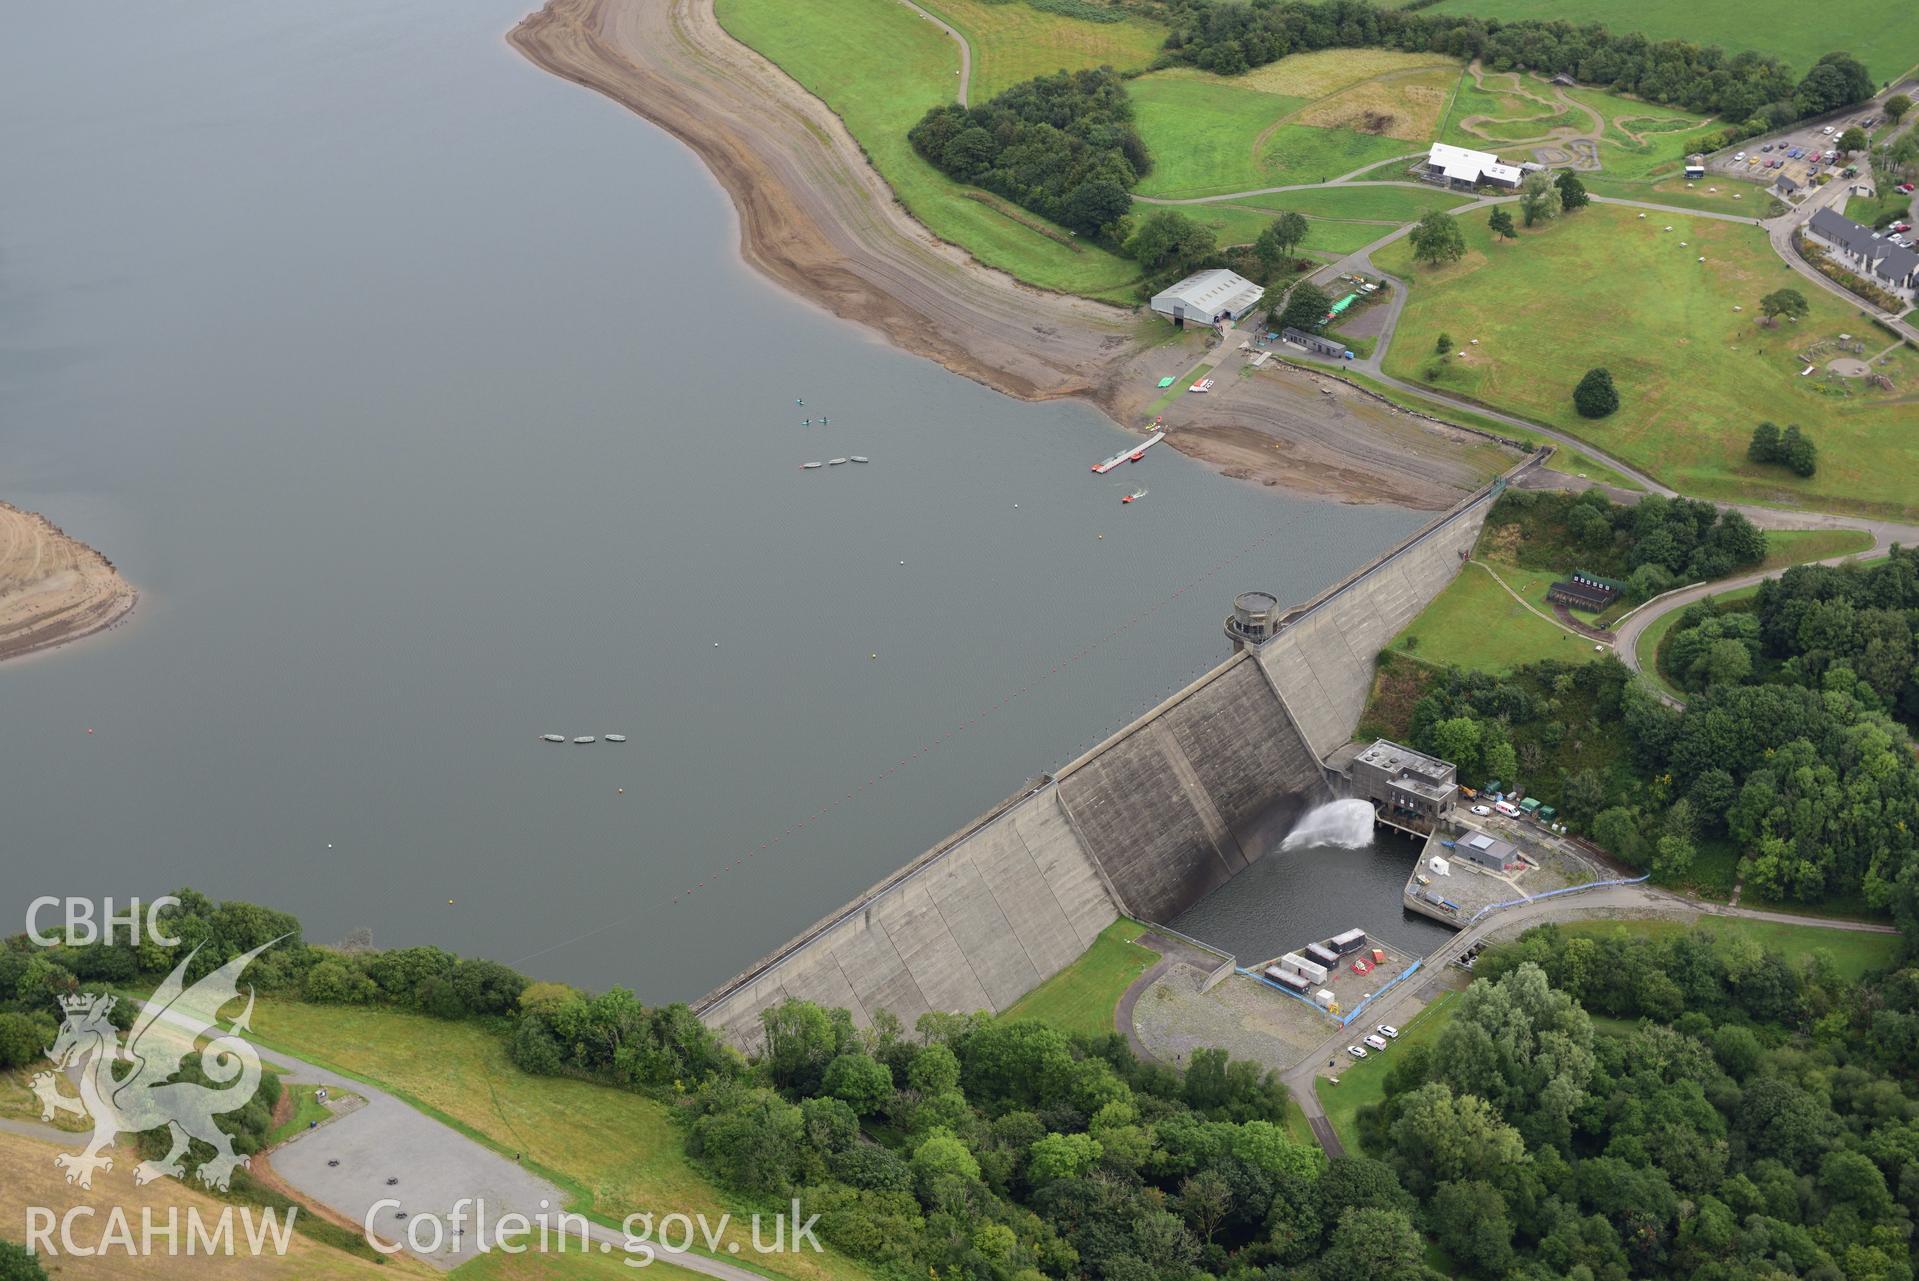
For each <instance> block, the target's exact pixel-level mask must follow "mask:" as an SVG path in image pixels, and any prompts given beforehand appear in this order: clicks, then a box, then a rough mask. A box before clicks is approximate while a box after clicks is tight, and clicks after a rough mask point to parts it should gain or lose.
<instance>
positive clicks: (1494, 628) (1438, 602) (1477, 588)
mask: <svg viewBox="0 0 1919 1281" xmlns="http://www.w3.org/2000/svg"><path fill="white" fill-rule="evenodd" d="M1495 574H1496V575H1497V578H1495ZM1553 577H1554V576H1553V575H1551V574H1546V573H1542V572H1540V571H1538V570H1526V569H1519V568H1517V567H1515V566H1511V565H1505V564H1489V563H1487V562H1484V561H1478V560H1475V561H1473V562H1472V563H1471V564H1468V565H1465V566H1463V567H1462V568H1461V569H1460V571H1459V575H1458V577H1456V578H1454V579H1453V581H1452V582H1451V583H1449V584H1447V586H1446V590H1444V591H1442V592H1441V593H1440V594H1439V595H1438V596H1436V597H1434V598H1433V602H1432V604H1430V605H1428V606H1426V608H1425V609H1423V610H1421V611H1420V614H1419V617H1418V618H1415V619H1414V620H1413V621H1412V622H1411V623H1410V624H1408V625H1407V627H1406V630H1405V631H1403V632H1401V633H1400V634H1399V635H1398V636H1396V637H1394V638H1393V644H1392V648H1393V649H1395V650H1399V651H1403V652H1407V653H1410V654H1411V655H1412V656H1413V657H1415V658H1418V659H1419V660H1420V661H1422V662H1427V663H1438V664H1441V665H1451V666H1455V667H1467V668H1472V669H1474V670H1476V671H1483V672H1510V671H1512V670H1513V669H1514V668H1517V667H1524V666H1525V665H1526V664H1528V663H1538V662H1544V661H1545V660H1547V659H1549V658H1550V659H1557V660H1558V661H1560V662H1562V663H1583V662H1586V661H1588V660H1589V659H1593V658H1597V657H1599V654H1598V653H1597V652H1595V651H1594V649H1593V642H1592V641H1589V640H1587V639H1586V638H1584V637H1583V636H1576V635H1574V634H1573V633H1572V632H1569V631H1567V630H1566V629H1564V628H1562V627H1561V626H1559V624H1558V623H1557V622H1553V621H1549V620H1548V618H1542V617H1540V614H1547V615H1550V613H1551V607H1550V606H1548V605H1546V604H1545V603H1544V601H1545V595H1546V591H1545V584H1546V583H1547V582H1549V581H1551V579H1552V578H1553ZM1502 582H1503V583H1504V584H1505V586H1501V583H1502ZM1507 587H1511V588H1512V591H1510V592H1509V591H1507V590H1506V588H1507ZM1513 592H1517V593H1518V594H1519V595H1520V596H1521V597H1524V598H1525V599H1524V600H1523V601H1521V600H1516V599H1514V597H1513ZM1528 605H1531V608H1530V609H1529V608H1528V607H1527V606H1528ZM1535 610H1536V611H1538V612H1537V613H1535V612H1534V611H1535Z"/></svg>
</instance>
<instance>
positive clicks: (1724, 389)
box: [1375, 205, 1919, 517]
mask: <svg viewBox="0 0 1919 1281" xmlns="http://www.w3.org/2000/svg"><path fill="white" fill-rule="evenodd" d="M1640 212H1642V211H1638V210H1633V209H1630V208H1626V207H1621V206H1614V205H1594V206H1591V207H1589V208H1587V209H1584V210H1581V211H1580V212H1578V213H1577V214H1574V215H1572V216H1570V217H1567V218H1563V219H1560V220H1557V221H1555V222H1553V223H1550V224H1547V225H1546V226H1545V227H1544V228H1542V229H1535V230H1533V231H1531V232H1526V233H1523V234H1522V235H1521V236H1520V238H1519V239H1518V240H1517V241H1512V242H1507V243H1502V244H1499V245H1494V244H1492V242H1491V233H1490V232H1489V231H1488V230H1487V228H1486V225H1485V222H1484V220H1483V219H1479V218H1465V219H1462V220H1461V224H1460V225H1461V228H1462V230H1463V231H1464V233H1465V237H1466V244H1467V252H1466V255H1465V257H1464V258H1463V259H1462V260H1461V261H1459V262H1458V263H1455V264H1451V265H1448V266H1445V267H1437V268H1435V267H1429V266H1425V265H1419V264H1415V263H1414V262H1413V260H1412V249H1411V246H1410V245H1409V244H1408V243H1406V242H1405V241H1401V242H1399V243H1396V244H1393V245H1389V246H1387V247H1386V248H1384V249H1382V250H1380V251H1379V253H1378V254H1377V255H1376V257H1375V261H1376V262H1378V264H1379V266H1380V267H1381V268H1382V269H1383V270H1386V271H1389V272H1392V273H1394V274H1396V275H1399V276H1401V277H1402V278H1405V279H1407V280H1409V281H1410V282H1411V291H1410V296H1409V298H1408V300H1407V305H1406V310H1405V313H1404V315H1403V316H1402V317H1401V319H1400V324H1399V330H1398V333H1397V334H1396V335H1395V337H1394V341H1393V344H1392V347H1391V348H1390V350H1389V351H1388V352H1387V356H1386V370H1387V372H1388V373H1391V374H1394V375H1396V376H1398V377H1400V378H1405V379H1408V380H1410V381H1425V379H1426V375H1427V373H1428V372H1429V371H1430V372H1431V373H1433V374H1434V375H1435V376H1436V378H1437V382H1435V383H1434V384H1433V385H1435V386H1438V387H1442V388H1445V389H1447V390H1450V391H1453V392H1456V393H1459V394H1463V395H1466V396H1470V397H1472V398H1474V399H1476V400H1479V401H1482V402H1484V403H1486V404H1489V405H1493V406H1496V407H1498V408H1501V409H1506V410H1509V411H1512V412H1516V413H1519V414H1522V415H1525V416H1527V417H1531V418H1535V419H1537V420H1539V421H1542V422H1546V423H1550V424H1552V425H1554V426H1557V427H1559V428H1561V429H1563V430H1566V431H1569V432H1572V433H1574V434H1577V435H1579V436H1582V437H1583V438H1585V439H1587V440H1590V441H1591V442H1592V443H1593V444H1594V445H1596V446H1598V447H1599V448H1602V449H1604V450H1606V451H1607V452H1608V453H1611V454H1614V455H1616V456H1618V457H1619V458H1621V459H1622V460H1624V461H1626V462H1628V463H1631V464H1633V465H1635V466H1638V467H1641V468H1643V469H1645V470H1646V471H1649V472H1651V473H1652V474H1654V475H1656V476H1659V477H1660V478H1661V479H1662V480H1664V481H1665V482H1666V483H1668V484H1670V485H1671V486H1673V488H1675V489H1678V490H1680V491H1681V492H1682V493H1686V494H1691V495H1696V496H1699V497H1705V498H1715V499H1744V500H1753V499H1758V500H1762V501H1767V502H1773V503H1778V504H1782V505H1787V506H1792V505H1800V504H1804V505H1809V506H1815V507H1819V508H1823V509H1827V510H1850V511H1857V512H1862V513H1869V514H1881V515H1896V516H1902V517H1904V516H1910V515H1912V514H1913V513H1914V512H1915V511H1919V491H1915V490H1914V488H1913V486H1912V484H1911V482H1910V479H1909V478H1910V476H1911V475H1912V474H1913V473H1914V471H1915V469H1919V434H1915V433H1913V432H1912V431H1911V430H1909V428H1908V426H1907V424H1908V423H1909V421H1910V418H1911V406H1910V405H1909V404H1899V403H1897V401H1896V396H1897V395H1898V394H1900V392H1895V393H1892V394H1887V393H1882V392H1879V391H1876V390H1873V389H1871V388H1869V387H1867V386H1866V384H1865V383H1864V382H1863V380H1852V381H1848V382H1844V383H1840V382H1838V381H1837V380H1834V379H1828V378H1827V377H1825V376H1824V375H1823V374H1820V375H1816V376H1813V377H1801V376H1800V370H1801V369H1802V368H1803V367H1804V366H1803V364H1802V363H1801V361H1800V360H1799V359H1798V356H1799V353H1800V352H1801V351H1803V350H1804V349H1805V348H1806V346H1807V345H1808V344H1810V343H1812V342H1814V341H1818V340H1823V339H1836V338H1837V337H1838V336H1839V335H1841V334H1846V333H1850V334H1854V335H1856V336H1861V337H1864V338H1866V340H1867V343H1868V347H1869V349H1872V350H1876V349H1877V348H1878V347H1879V346H1881V345H1882V344H1881V342H1880V339H1879V331H1878V330H1876V329H1873V328H1871V327H1870V326H1869V325H1868V323H1867V321H1866V320H1865V319H1864V318H1863V317H1862V316H1861V315H1860V313H1859V312H1858V311H1857V309H1855V308H1852V307H1849V306H1847V305H1846V304H1845V303H1843V302H1841V301H1839V300H1838V299H1837V298H1835V297H1833V296H1832V295H1831V294H1828V293H1827V292H1826V291H1824V290H1822V289H1817V288H1813V287H1811V286H1806V287H1804V288H1802V289H1801V290H1800V292H1801V293H1802V294H1803V295H1804V296H1805V298H1806V300H1807V302H1808V304H1809V305H1810V307H1811V311H1810V313H1809V314H1808V316H1807V318H1806V319H1805V320H1804V321H1802V322H1799V323H1796V324H1793V323H1788V324H1785V325H1781V326H1780V327H1779V328H1777V329H1771V328H1766V327H1765V326H1763V325H1762V324H1760V323H1759V319H1758V301H1759V298H1760V297H1761V296H1762V295H1763V294H1765V293H1767V292H1768V291H1770V290H1772V289H1776V288H1779V287H1780V286H1782V285H1798V284H1803V282H1799V281H1797V280H1796V278H1795V277H1793V276H1792V275H1791V274H1790V272H1789V269H1788V268H1787V267H1786V266H1785V264H1784V263H1782V262H1780V261H1779V259H1778V257H1777V256H1776V255H1775V254H1773V252H1772V250H1771V248H1770V246H1769V245H1768V244H1767V242H1766V237H1765V233H1764V232H1763V231H1761V230H1760V229H1758V228H1756V227H1750V226H1745V225H1742V224H1738V223H1728V222H1723V221H1720V220H1718V219H1710V218H1700V217H1693V216H1688V215H1685V214H1662V213H1648V214H1647V215H1646V216H1645V217H1644V218H1641V217H1639V214H1640ZM1667 226H1670V227H1672V230H1671V231H1666V230H1664V228H1665V227H1667ZM1702 256H1703V257H1704V258H1705V261H1704V262H1701V261H1699V259H1700V258H1701V257H1702ZM1735 307H1739V308H1741V310H1739V311H1735V310H1734V308H1735ZM1442 331H1443V332H1446V333H1448V334H1450V335H1451V336H1452V337H1453V338H1454V339H1455V341H1457V342H1458V343H1460V344H1461V345H1462V346H1464V347H1465V348H1466V350H1467V352H1468V355H1467V356H1466V358H1464V359H1447V360H1443V361H1435V360H1434V359H1433V357H1432V350H1433V342H1434V339H1435V338H1436V337H1437V336H1438V335H1439V334H1440V333H1441V332H1442ZM1475 338H1476V339H1478V340H1479V343H1478V345H1477V346H1473V345H1470V343H1469V340H1470V339H1475ZM1822 359H1824V358H1822ZM1600 365H1603V366H1605V367H1607V368H1609V369H1610V370H1611V371H1612V375H1613V378H1614V380H1615V382H1616V383H1617V384H1618V386H1619V390H1620V397H1621V401H1622V404H1621V408H1620V409H1619V411H1618V412H1617V413H1615V414H1613V415H1612V416H1611V417H1608V418H1605V419H1601V420H1597V421H1595V420H1590V419H1585V418H1581V417H1579V415H1578V414H1577V413H1575V412H1574V410H1573V407H1572V388H1573V384H1574V383H1576V382H1577V381H1578V380H1579V378H1580V377H1581V375H1583V374H1584V373H1585V371H1586V370H1587V369H1588V368H1591V367H1593V366H1600ZM1885 372H1887V373H1888V374H1890V375H1891V376H1892V378H1893V379H1894V381H1895V384H1896V386H1897V388H1899V389H1900V391H1902V392H1903V393H1904V394H1910V392H1911V389H1912V388H1913V387H1914V386H1919V355H1915V354H1914V353H1913V352H1912V351H1911V350H1910V349H1904V348H1902V349H1901V350H1900V351H1898V352H1896V353H1894V354H1893V356H1892V357H1891V363H1890V364H1889V365H1888V366H1886V368H1885ZM1762 419H1771V420H1773V421H1775V422H1778V423H1781V424H1787V423H1797V424H1799V425H1800V426H1802V427H1803V428H1805V429H1806V430H1807V431H1808V432H1809V433H1810V434H1811V435H1812V437H1813V439H1814V441H1815V442H1816V443H1817V444H1818V446H1819V450H1820V453H1819V470H1818V473H1817V474H1816V475H1814V476H1813V477H1811V478H1809V479H1804V480H1802V479H1799V478H1797V477H1794V476H1791V475H1790V474H1787V473H1786V472H1785V469H1783V468H1779V467H1760V466H1757V465H1755V464H1752V463H1749V462H1747V461H1746V444H1747V441H1748V440H1749V439H1750V437H1751V433H1752V428H1753V425H1754V424H1756V423H1758V422H1759V421H1761V420H1762Z"/></svg>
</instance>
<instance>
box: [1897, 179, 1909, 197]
mask: <svg viewBox="0 0 1919 1281" xmlns="http://www.w3.org/2000/svg"><path fill="white" fill-rule="evenodd" d="M1898 191H1899V192H1900V194H1902V195H1907V196H1910V195H1911V194H1912V184H1911V183H1909V182H1902V183H1900V184H1899V186H1898Z"/></svg>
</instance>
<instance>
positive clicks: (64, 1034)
mask: <svg viewBox="0 0 1919 1281" xmlns="http://www.w3.org/2000/svg"><path fill="white" fill-rule="evenodd" d="M279 941H280V940H279V939H274V940H273V941H272V942H270V943H265V944H262V945H261V946H259V947H256V948H254V949H253V950H252V951H251V952H246V953H242V954H241V955H239V956H236V957H234V958H233V959H232V960H231V961H228V962H227V963H226V964H225V965H222V966H221V967H220V968H219V969H217V970H215V971H213V973H211V974H209V975H207V976H206V977H205V978H203V979H201V980H200V981H199V982H197V983H195V984H193V985H192V986H191V987H188V986H187V985H186V984H185V982H184V981H183V980H184V978H185V975H186V972H187V967H188V966H189V965H191V964H192V963H193V958H194V957H195V956H196V955H198V953H199V951H200V949H199V948H197V947H196V948H194V949H193V951H192V952H189V953H188V954H187V957H186V959H185V960H183V961H181V962H180V964H179V965H178V966H176V967H175V968H174V971H173V973H172V974H169V975H168V976H167V978H166V981H165V982H163V983H161V984H160V986H159V987H158V988H157V989H156V990H155V991H154V993H153V996H152V997H151V998H150V999H149V1000H148V1001H147V1002H146V1004H145V1006H144V1007H143V1009H142V1010H141V1013H140V1017H139V1019H138V1020H137V1021H136V1022H135V1023H134V1025H133V1030H132V1031H131V1032H129V1033H128V1034H127V1043H126V1045H125V1047H124V1048H123V1047H122V1046H121V1044H120V1034H119V1031H118V1030H117V1029H116V1028H115V1027H114V1026H113V1024H112V1022H110V1021H109V1020H108V1017H107V1015H108V1014H109V1013H110V1012H111V1011H112V1009H113V1007H114V1004H115V1002H116V1000H117V998H115V997H112V996H94V995H84V994H83V995H77V996H68V997H63V998H61V1002H60V1004H61V1007H62V1008H63V1009H64V1010H65V1011H66V1016H67V1018H66V1022H65V1023H64V1024H62V1025H61V1028H60V1035H59V1037H58V1038H57V1039H56V1040H55V1041H54V1044H53V1048H52V1049H50V1050H48V1051H47V1058H49V1059H50V1060H52V1061H53V1065H54V1067H55V1068H57V1069H58V1070H59V1072H60V1073H63V1074H67V1075H68V1076H70V1077H71V1078H72V1079H73V1081H74V1082H75V1084H76V1085H77V1086H78V1087H79V1090H80V1095H79V1097H78V1098H74V1097H72V1096H70V1095H65V1094H62V1093H60V1087H59V1080H60V1077H59V1076H58V1075H56V1074H55V1073H53V1072H42V1073H40V1074H39V1075H38V1076H36V1077H34V1079H33V1092H34V1093H35V1094H36V1095H38V1096H39V1098H40V1108H41V1112H40V1116H41V1119H42V1120H47V1121H50V1120H52V1119H53V1115H54V1113H56V1112H68V1113H73V1114H76V1115H80V1116H86V1117H91V1118H92V1120H93V1138H92V1140H91V1141H90V1142H89V1143H88V1144H87V1146H86V1150H85V1151H83V1152H76V1153H64V1152H63V1153H61V1154H60V1155H59V1156H56V1157H54V1158H53V1163H54V1164H55V1165H57V1166H59V1167H61V1168H62V1169H64V1170H66V1172H67V1182H68V1183H73V1184H78V1185H79V1186H80V1187H83V1188H91V1187H92V1186H93V1173H94V1171H95V1170H111V1169H113V1158H112V1157H110V1156H103V1155H101V1150H102V1149H103V1148H109V1147H112V1146H113V1142H114V1140H115V1139H116V1138H118V1137H119V1136H120V1135H122V1134H142V1133H145V1132H146V1131H148V1130H155V1129H158V1128H160V1127H161V1126H165V1127H166V1128H167V1131H168V1134H169V1135H170V1137H171V1139H172V1148H171V1149H170V1150H169V1151H168V1152H167V1154H166V1156H165V1157H164V1158H163V1159H161V1160H159V1161H142V1162H140V1164H139V1165H137V1166H135V1167H134V1171H133V1178H134V1182H135V1183H139V1184H147V1183H151V1182H153V1181H154V1180H155V1179H158V1178H162V1177H165V1178H173V1179H184V1178H185V1177H186V1166H185V1164H184V1161H183V1160H182V1158H183V1157H184V1156H185V1155H186V1152H187V1145H188V1143H190V1142H191V1141H192V1140H194V1139H198V1140H200V1141H201V1142H202V1143H205V1144H206V1145H207V1146H209V1147H211V1148H212V1149H213V1152H214V1155H213V1158H212V1159H211V1160H209V1161H206V1162H204V1163H202V1164H201V1166H200V1169H199V1172H198V1173H199V1178H200V1181H201V1182H202V1183H205V1184H206V1185H208V1186H209V1187H214V1188H219V1189H222V1190H224V1189H225V1188H226V1187H227V1184H228V1183H229V1182H230V1181H231V1180H232V1178H233V1170H234V1167H235V1166H241V1165H247V1164H249V1161H248V1158H246V1157H243V1156H239V1155H237V1154H236V1153H235V1152H234V1150H233V1140H232V1139H231V1138H230V1137H228V1135H227V1134H226V1132H225V1131H224V1130H222V1129H220V1127H219V1126H217V1125H215V1124H214V1123H213V1118H214V1117H216V1116H218V1115H219V1114H221V1113H223V1112H233V1111H236V1110H238V1109H240V1108H243V1107H245V1106H246V1105H247V1103H248V1102H249V1101H251V1100H252V1098H253V1095H254V1092H255V1091H257V1090H258V1089H259V1088H260V1055H259V1052H258V1051H256V1050H255V1049H254V1048H253V1046H252V1045H250V1044H248V1042H247V1041H246V1040H245V1039H244V1038H242V1037H241V1036H240V1035H239V1034H240V1033H241V1032H244V1031H246V1030H247V1028H248V1024H249V1022H250V1020H251V1019H252V1017H253V989H252V988H248V989H247V1005H246V1009H245V1010H244V1011H242V1012H241V1014H240V1017H239V1018H237V1019H235V1020H234V1021H233V1023H232V1024H231V1026H229V1027H228V1028H227V1030H226V1031H225V1032H221V1031H220V1028H219V1019H220V1011H221V1009H222V1008H224V1007H225V1006H226V1005H227V1004H229V1003H230V1002H232V1001H235V1000H238V999H239V995H240V992H239V980H240V975H241V974H242V973H243V972H244V971H245V970H246V967H247V966H248V965H250V964H251V963H252V962H253V958H254V957H256V956H258V955H260V953H262V952H264V951H266V950H267V948H270V947H272V946H273V944H274V943H278V942H279ZM202 1037H207V1038H208V1039H207V1041H206V1044H205V1045H204V1047H202V1048H201V1050H200V1068H201V1072H202V1074H203V1075H205V1076H206V1078H207V1079H208V1080H210V1081H212V1082H214V1084H215V1086H217V1087H220V1088H211V1087H208V1086H205V1085H200V1084H197V1083H195V1082H191V1081H176V1080H174V1079H173V1078H174V1076H175V1075H177V1074H178V1073H179V1071H180V1069H181V1066H182V1064H183V1062H184V1061H185V1059H186V1057H187V1055H189V1054H191V1053H192V1052H193V1050H194V1048H195V1047H196V1046H199V1045H200V1041H201V1038H202ZM125 1064H130V1065H131V1067H128V1068H126V1069H125V1070H123V1071H121V1070H116V1069H119V1068H121V1066H122V1065H125Z"/></svg>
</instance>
